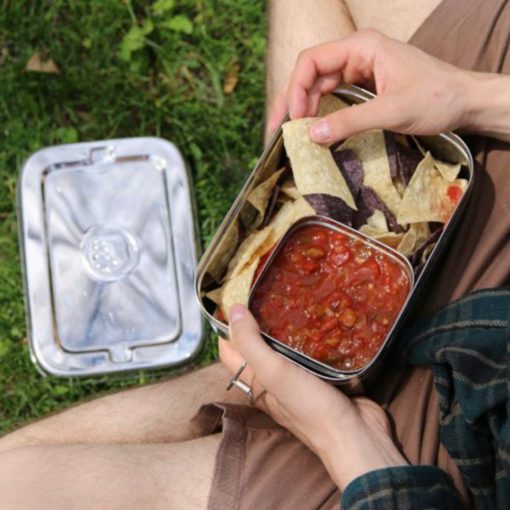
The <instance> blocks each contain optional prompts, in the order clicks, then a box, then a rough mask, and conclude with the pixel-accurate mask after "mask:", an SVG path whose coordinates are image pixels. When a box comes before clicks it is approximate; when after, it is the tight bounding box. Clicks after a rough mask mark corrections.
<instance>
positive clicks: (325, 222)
mask: <svg viewBox="0 0 510 510" xmlns="http://www.w3.org/2000/svg"><path fill="white" fill-rule="evenodd" d="M309 225H319V226H322V227H325V228H327V229H329V230H332V231H335V232H339V233H341V234H343V235H345V236H347V237H349V238H351V239H356V240H358V241H360V242H362V243H364V244H366V245H368V246H369V247H370V248H371V249H372V250H374V251H375V252H379V253H381V254H383V255H384V256H386V257H388V258H390V259H391V260H393V262H395V263H396V264H398V265H399V266H400V267H401V269H402V270H403V272H404V274H405V275H406V277H407V281H408V283H409V294H408V296H407V298H406V299H405V301H404V303H403V304H402V308H401V312H400V313H399V314H398V315H397V317H396V318H395V321H394V322H393V324H392V325H391V327H390V329H389V331H388V333H387V335H386V337H385V339H384V341H383V342H382V344H381V346H380V347H379V349H378V351H377V353H376V354H375V355H374V357H373V358H372V359H371V360H370V361H369V362H368V363H367V364H366V365H365V366H363V367H362V368H360V369H357V370H340V369H336V368H334V367H331V366H329V365H327V364H325V363H322V362H320V361H317V360H316V359H314V358H312V357H310V356H307V355H306V354H304V353H302V352H300V351H297V350H296V349H293V348H291V347H289V346H288V345H286V344H285V343H283V342H281V341H279V340H277V339H276V338H274V337H272V336H270V335H269V334H267V333H265V332H262V333H261V334H262V336H263V337H264V338H265V340H266V341H267V343H268V344H269V345H271V346H272V347H273V348H274V349H275V350H277V351H278V352H281V353H282V354H284V355H285V356H287V357H288V358H290V359H292V360H293V361H295V362H296V363H297V364H299V365H302V366H305V367H307V368H309V369H311V370H313V371H314V372H315V373H317V374H320V375H321V376H323V377H327V378H332V379H333V380H343V379H345V378H349V377H352V376H353V375H354V374H356V375H360V374H361V373H363V372H365V371H368V370H370V367H371V366H372V365H373V364H375V363H376V362H377V358H379V356H380V354H381V352H382V351H383V350H384V347H385V344H386V343H387V342H388V340H389V338H390V337H391V335H392V333H393V330H394V328H395V326H396V325H397V324H398V321H399V318H400V315H401V314H402V312H403V311H404V309H405V307H406V305H407V302H408V300H409V298H410V296H411V291H412V288H413V287H414V272H413V268H412V266H411V264H410V263H409V261H408V260H407V258H406V257H404V256H403V255H401V254H400V253H398V252H397V251H395V250H393V249H392V248H390V247H388V246H387V245H385V244H383V243H380V242H378V241H376V240H375V239H372V238H371V237H368V236H366V235H364V234H363V233H361V232H358V231H357V230H354V229H352V228H350V227H347V226H346V225H343V224H341V223H338V222H337V221H335V220H332V219H331V218H326V217H324V216H310V217H307V218H302V219H301V220H299V221H297V222H296V223H294V225H293V226H292V227H290V228H289V230H288V231H287V233H286V234H285V235H284V236H283V237H282V239H280V241H279V242H278V243H277V244H276V245H275V247H274V249H273V250H272V252H271V255H270V256H269V257H268V259H267V260H266V261H265V263H264V265H263V267H262V269H261V271H260V273H259V274H258V276H257V277H256V278H255V281H254V282H253V285H252V289H251V291H250V297H249V300H248V308H251V304H252V302H253V297H254V295H255V292H256V290H257V288H258V286H259V284H260V282H262V281H263V279H264V276H265V274H266V272H267V271H268V270H269V268H270V267H271V264H272V262H273V261H274V260H275V258H276V257H277V256H278V254H279V253H280V252H281V250H282V249H283V248H284V246H285V244H286V243H287V240H288V239H289V238H290V237H291V236H292V235H293V234H294V233H295V232H296V231H297V230H299V229H301V228H302V227H305V226H309Z"/></svg>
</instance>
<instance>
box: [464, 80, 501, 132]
mask: <svg viewBox="0 0 510 510" xmlns="http://www.w3.org/2000/svg"><path fill="white" fill-rule="evenodd" d="M464 95H465V110H464V117H463V119H462V122H461V126H460V127H461V129H462V130H463V131H465V132H468V133H476V134H482V135H486V136H492V137H494V138H498V139H500V140H505V141H510V76H505V75H497V74H489V73H474V72H468V73H466V80H465V87H464Z"/></svg>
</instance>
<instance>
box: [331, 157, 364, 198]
mask: <svg viewBox="0 0 510 510" xmlns="http://www.w3.org/2000/svg"><path fill="white" fill-rule="evenodd" d="M332 155H333V159H334V160H335V163H336V164H337V166H338V169H339V170H340V172H341V173H342V175H343V177H344V179H345V182H347V186H348V187H349V191H350V192H351V195H352V196H353V198H354V200H356V197H357V196H358V192H359V189H360V187H361V183H362V182H363V176H364V172H363V166H362V164H361V161H360V160H359V159H358V158H357V157H356V154H354V152H353V151H352V150H351V149H345V150H343V151H338V152H335V151H332Z"/></svg>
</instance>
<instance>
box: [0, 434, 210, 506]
mask: <svg viewBox="0 0 510 510" xmlns="http://www.w3.org/2000/svg"><path fill="white" fill-rule="evenodd" d="M218 445H219V435H214V436H208V437H205V438H200V439H195V440H192V441H187V442H183V443H175V444H167V445H100V446H94V445H87V446H84V445H66V446H35V447H27V448H21V449H19V450H15V451H12V452H6V453H3V454H0V501H1V502H2V504H1V507H2V510H29V509H34V510H36V509H37V510H46V509H48V510H50V509H51V510H59V509H63V510H69V509H72V510H81V509H94V510H102V509H108V510H115V509H119V510H120V509H125V508H133V509H143V508H150V509H154V510H158V509H168V508H171V509H172V510H195V509H196V510H198V509H199V510H202V509H204V508H206V507H207V500H208V497H209V490H210V487H211V482H212V477H213V472H214V462H215V456H216V451H217V449H218Z"/></svg>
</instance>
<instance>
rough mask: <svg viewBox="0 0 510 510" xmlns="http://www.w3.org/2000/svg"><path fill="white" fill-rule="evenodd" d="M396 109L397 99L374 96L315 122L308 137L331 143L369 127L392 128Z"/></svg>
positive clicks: (314, 140) (395, 122)
mask: <svg viewBox="0 0 510 510" xmlns="http://www.w3.org/2000/svg"><path fill="white" fill-rule="evenodd" d="M398 109H399V107H398V104H397V101H396V100H395V99H393V100H392V99H391V97H390V96H387V95H386V96H378V97H375V98H374V99H371V100H370V101H367V102H366V103H362V104H359V105H354V106H351V107H350V108H344V109H343V110H340V111H338V112H335V113H332V114H330V115H327V116H326V117H324V118H322V119H321V120H319V121H317V122H315V123H314V124H313V125H312V127H311V128H310V133H309V135H310V139H311V140H312V141H313V142H316V143H333V142H336V141H339V140H344V139H346V138H347V137H349V136H352V135H355V134H357V133H361V132H362V131H367V130H369V129H376V128H379V129H394V128H395V127H396V125H397V120H398V118H397V116H396V115H395V113H396V112H397V111H398Z"/></svg>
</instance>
